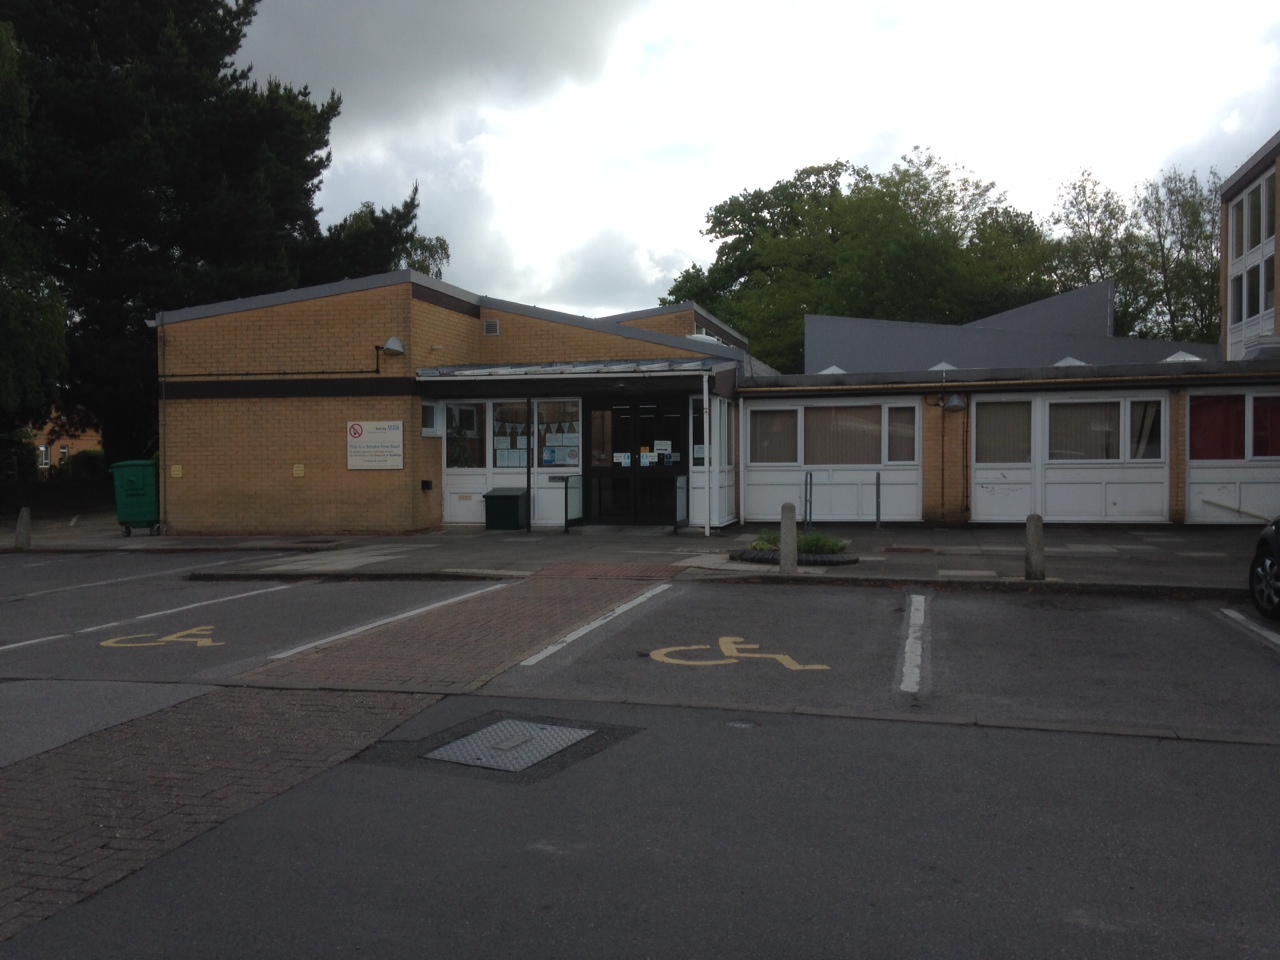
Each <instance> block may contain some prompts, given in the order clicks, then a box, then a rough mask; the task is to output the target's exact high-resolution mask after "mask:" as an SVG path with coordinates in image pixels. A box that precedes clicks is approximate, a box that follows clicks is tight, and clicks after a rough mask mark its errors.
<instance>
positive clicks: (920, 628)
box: [898, 594, 924, 693]
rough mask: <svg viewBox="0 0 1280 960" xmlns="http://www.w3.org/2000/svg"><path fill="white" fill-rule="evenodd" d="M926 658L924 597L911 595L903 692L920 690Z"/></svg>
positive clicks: (901, 687)
mask: <svg viewBox="0 0 1280 960" xmlns="http://www.w3.org/2000/svg"><path fill="white" fill-rule="evenodd" d="M923 660H924V597H922V596H920V595H918V594H912V596H911V614H910V619H909V620H908V621H907V646H906V648H905V649H904V650H903V652H902V683H901V684H900V685H899V686H898V689H899V690H901V691H902V692H903V693H919V692H920V665H921V663H922V662H923Z"/></svg>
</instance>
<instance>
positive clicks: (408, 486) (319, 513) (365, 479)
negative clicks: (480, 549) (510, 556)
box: [161, 397, 441, 534]
mask: <svg viewBox="0 0 1280 960" xmlns="http://www.w3.org/2000/svg"><path fill="white" fill-rule="evenodd" d="M162 415H163V419H164V423H165V426H164V430H165V448H164V452H163V457H162V461H161V504H162V512H163V513H164V514H165V519H166V522H167V523H168V525H169V529H170V530H171V531H172V532H173V533H177V534H196V533H243V534H251V533H270V532H285V531H287V532H293V533H322V532H323V533H335V532H394V531H402V530H411V529H422V528H426V527H432V526H438V525H439V523H440V511H441V500H440V490H439V486H440V485H439V483H436V484H435V489H434V490H433V491H431V492H425V493H424V492H422V490H421V481H422V480H424V479H431V478H433V477H439V475H440V468H439V465H440V452H439V448H440V441H439V440H438V439H436V440H432V439H425V438H422V437H420V436H419V435H418V434H419V427H418V425H419V422H420V414H419V405H418V401H417V399H416V398H411V397H406V398H399V397H367V398H366V397H361V398H348V397H338V398H322V399H271V400H262V399H254V400H181V401H174V400H170V401H167V402H166V403H165V405H164V411H163V414H162ZM351 420H400V421H403V423H404V430H405V436H404V469H402V470H348V469H347V423H348V421H351ZM299 474H300V475H299Z"/></svg>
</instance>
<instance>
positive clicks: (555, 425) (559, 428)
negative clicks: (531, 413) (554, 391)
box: [535, 400, 582, 467]
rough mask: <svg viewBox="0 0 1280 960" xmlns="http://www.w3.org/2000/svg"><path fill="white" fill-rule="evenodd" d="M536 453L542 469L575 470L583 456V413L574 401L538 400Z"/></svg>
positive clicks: (537, 462)
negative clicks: (573, 468) (560, 468)
mask: <svg viewBox="0 0 1280 960" xmlns="http://www.w3.org/2000/svg"><path fill="white" fill-rule="evenodd" d="M535 413H536V419H537V423H538V453H537V460H536V461H535V464H536V465H538V466H543V467H576V466H578V465H579V463H580V462H581V461H580V457H581V454H582V419H581V418H582V413H581V411H580V409H579V406H578V401H577V400H539V401H538V403H537V406H536V410H535Z"/></svg>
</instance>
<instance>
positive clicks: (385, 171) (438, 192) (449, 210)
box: [319, 141, 528, 299]
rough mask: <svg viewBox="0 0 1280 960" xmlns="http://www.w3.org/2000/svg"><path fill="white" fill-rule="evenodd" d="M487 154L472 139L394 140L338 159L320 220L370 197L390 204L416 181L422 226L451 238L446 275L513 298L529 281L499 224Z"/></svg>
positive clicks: (327, 219)
mask: <svg viewBox="0 0 1280 960" xmlns="http://www.w3.org/2000/svg"><path fill="white" fill-rule="evenodd" d="M483 171H484V154H483V152H482V150H481V148H480V147H479V146H478V145H477V144H476V143H475V141H470V142H467V143H459V144H452V145H448V146H436V147H424V146H422V145H418V144H410V143H404V142H400V141H392V143H391V144H390V149H388V150H387V151H386V152H385V153H384V154H381V155H380V158H379V159H378V160H376V161H371V160H356V161H348V162H342V161H339V162H337V163H335V165H334V167H333V168H332V169H331V170H330V171H329V173H328V174H327V175H326V176H325V181H324V188H323V190H322V191H321V194H320V198H319V200H320V203H321V204H322V205H323V207H324V208H325V210H324V213H323V215H322V217H321V220H322V222H325V223H332V222H334V221H336V220H339V219H341V218H342V217H343V216H345V215H346V214H348V213H350V212H351V211H352V210H355V209H356V208H357V207H358V206H359V205H360V204H361V203H362V202H364V201H366V200H371V201H373V203H375V204H376V205H377V206H380V207H389V206H391V205H392V204H397V203H400V202H402V201H403V200H404V198H405V197H407V196H408V195H409V191H410V189H411V188H412V187H413V184H414V183H415V182H417V184H418V202H419V205H420V206H419V210H418V230H419V232H420V233H422V234H424V235H426V236H442V237H444V238H445V239H446V240H447V241H448V242H449V252H450V256H451V259H450V263H449V265H448V266H447V267H445V268H444V279H445V280H447V281H448V282H449V283H452V284H455V285H457V286H460V287H464V288H466V289H467V290H471V291H473V292H475V293H482V294H490V295H492V296H495V297H501V298H504V299H514V298H515V296H514V293H513V292H512V291H513V290H514V289H515V288H517V287H519V286H520V285H521V284H523V283H527V282H528V277H527V276H526V275H525V274H523V273H521V272H519V271H517V270H516V267H515V262H514V256H513V253H512V250H511V246H510V244H509V243H508V242H507V241H506V239H505V238H504V237H503V236H502V235H501V234H500V233H499V232H498V231H497V230H496V229H495V228H494V226H493V222H494V200H493V198H492V197H491V196H490V195H489V194H487V193H485V191H484V189H483V187H482V185H481V176H482V174H483Z"/></svg>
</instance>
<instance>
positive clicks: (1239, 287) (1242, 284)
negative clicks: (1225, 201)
mask: <svg viewBox="0 0 1280 960" xmlns="http://www.w3.org/2000/svg"><path fill="white" fill-rule="evenodd" d="M1275 178H1276V171H1275V170H1274V168H1273V169H1271V170H1268V171H1267V172H1266V173H1264V174H1263V175H1262V176H1260V177H1258V179H1256V180H1254V181H1253V182H1251V183H1249V184H1247V185H1245V186H1244V187H1243V188H1242V189H1241V190H1240V193H1239V194H1238V195H1237V197H1236V198H1235V199H1234V200H1232V201H1231V205H1230V207H1229V208H1228V211H1229V212H1228V226H1227V244H1228V249H1227V251H1226V254H1225V255H1226V259H1227V263H1228V269H1227V327H1228V329H1229V330H1231V331H1233V333H1232V335H1231V336H1230V337H1229V340H1228V344H1227V354H1228V359H1230V360H1238V359H1240V357H1241V356H1243V354H1244V351H1245V350H1246V349H1247V348H1248V345H1249V344H1251V343H1252V342H1253V341H1255V340H1256V339H1257V338H1258V337H1265V336H1271V335H1272V334H1274V333H1275V332H1276V330H1275V320H1276V316H1275V314H1276V311H1275V306H1274V304H1273V305H1272V306H1271V307H1270V308H1268V307H1267V305H1266V294H1265V290H1266V278H1265V277H1264V276H1262V272H1263V270H1264V269H1265V267H1266V265H1267V263H1268V261H1270V263H1271V266H1272V271H1273V276H1274V269H1275V260H1274V257H1275V252H1276V237H1275V210H1274V209H1272V210H1271V211H1268V210H1267V203H1268V194H1267V187H1268V184H1269V182H1270V184H1271V190H1272V194H1273V195H1274V191H1275ZM1255 190H1257V191H1258V194H1257V204H1258V207H1259V210H1258V215H1259V217H1260V218H1261V229H1260V231H1259V234H1260V241H1259V242H1258V243H1257V244H1255V245H1254V246H1250V245H1249V243H1250V240H1251V237H1250V235H1249V219H1250V212H1251V210H1252V209H1253V203H1252V202H1251V199H1250V198H1251V196H1252V195H1253V192H1254V191H1255ZM1273 206H1274V204H1273ZM1268 212H1270V216H1269V217H1268V215H1267V214H1268ZM1237 238H1239V240H1240V243H1239V249H1237V244H1236V240H1237ZM1255 271H1256V274H1255ZM1251 278H1254V279H1256V281H1257V282H1256V283H1255V284H1254V286H1253V287H1251V286H1250V280H1251ZM1253 290H1256V293H1257V307H1258V309H1257V311H1256V312H1253V313H1250V312H1249V311H1250V307H1251V303H1250V293H1251V291H1253ZM1235 331H1238V332H1235Z"/></svg>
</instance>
